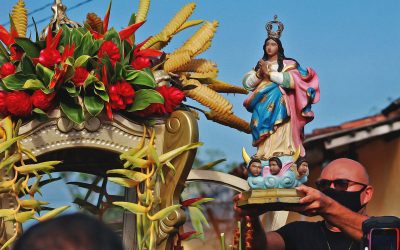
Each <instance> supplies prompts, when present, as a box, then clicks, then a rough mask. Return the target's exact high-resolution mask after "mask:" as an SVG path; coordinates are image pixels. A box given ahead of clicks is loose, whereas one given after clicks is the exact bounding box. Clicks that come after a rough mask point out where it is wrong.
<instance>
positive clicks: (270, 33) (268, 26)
mask: <svg viewBox="0 0 400 250" xmlns="http://www.w3.org/2000/svg"><path fill="white" fill-rule="evenodd" d="M274 24H275V25H277V26H278V28H277V29H276V31H273V28H274ZM284 28H285V26H284V25H283V23H281V22H280V21H278V16H277V15H275V16H274V20H273V21H269V22H268V23H267V24H266V25H265V29H266V30H267V32H268V37H273V38H278V39H279V38H280V37H281V34H282V31H283V29H284Z"/></svg>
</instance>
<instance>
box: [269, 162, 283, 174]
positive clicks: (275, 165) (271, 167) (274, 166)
mask: <svg viewBox="0 0 400 250" xmlns="http://www.w3.org/2000/svg"><path fill="white" fill-rule="evenodd" d="M269 171H270V172H271V174H273V175H275V174H278V173H279V171H281V168H280V167H279V165H278V163H277V162H276V161H269Z"/></svg>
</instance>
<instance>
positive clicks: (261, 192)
mask: <svg viewBox="0 0 400 250" xmlns="http://www.w3.org/2000/svg"><path fill="white" fill-rule="evenodd" d="M303 196H304V195H302V194H301V193H300V192H298V191H297V190H296V189H282V188H275V189H255V190H250V191H246V192H243V193H242V198H241V199H240V200H239V201H238V206H239V207H243V208H261V209H266V210H268V211H277V210H285V207H288V206H295V205H298V204H299V200H300V199H301V198H302V197H303Z"/></svg>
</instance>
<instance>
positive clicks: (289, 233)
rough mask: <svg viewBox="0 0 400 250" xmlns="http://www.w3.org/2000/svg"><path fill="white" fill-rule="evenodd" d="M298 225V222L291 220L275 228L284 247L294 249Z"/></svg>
mask: <svg viewBox="0 0 400 250" xmlns="http://www.w3.org/2000/svg"><path fill="white" fill-rule="evenodd" d="M300 227H301V225H300V224H299V223H298V222H292V223H289V224H287V225H285V226H283V227H281V228H279V229H278V230H276V232H277V233H278V234H280V236H282V238H283V241H284V242H285V249H296V242H298V240H297V237H298V235H299V229H300Z"/></svg>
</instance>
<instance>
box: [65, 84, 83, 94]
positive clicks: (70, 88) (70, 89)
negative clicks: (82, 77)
mask: <svg viewBox="0 0 400 250" xmlns="http://www.w3.org/2000/svg"><path fill="white" fill-rule="evenodd" d="M64 88H65V90H66V91H67V92H68V93H69V95H70V96H71V97H77V96H78V95H79V94H80V93H81V88H79V87H76V86H75V85H74V84H73V83H71V82H69V83H67V84H65V87H64Z"/></svg>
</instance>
